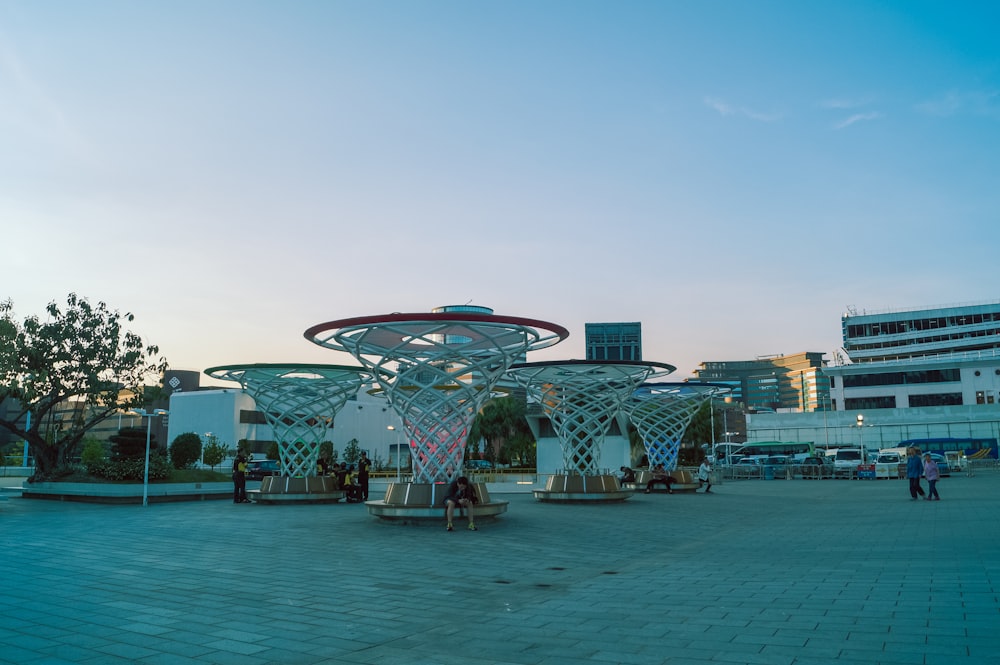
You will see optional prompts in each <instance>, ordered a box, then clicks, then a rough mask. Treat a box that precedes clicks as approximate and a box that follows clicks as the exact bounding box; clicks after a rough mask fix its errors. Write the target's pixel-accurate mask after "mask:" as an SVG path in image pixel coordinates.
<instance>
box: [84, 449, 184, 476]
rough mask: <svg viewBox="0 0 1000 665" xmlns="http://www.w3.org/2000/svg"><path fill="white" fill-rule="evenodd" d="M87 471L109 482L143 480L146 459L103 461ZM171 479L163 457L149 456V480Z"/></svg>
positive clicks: (167, 465)
mask: <svg viewBox="0 0 1000 665" xmlns="http://www.w3.org/2000/svg"><path fill="white" fill-rule="evenodd" d="M87 471H89V472H90V474H91V475H93V476H97V477H98V478H106V479H108V480H140V481H141V480H142V479H143V477H144V476H145V472H146V458H145V456H144V457H143V458H142V459H137V458H129V459H122V460H102V461H101V462H97V463H95V464H94V465H93V466H92V467H88V469H87ZM169 477H170V465H169V464H167V458H166V457H164V456H163V455H152V454H151V455H150V456H149V479H150V480H164V479H166V478H169Z"/></svg>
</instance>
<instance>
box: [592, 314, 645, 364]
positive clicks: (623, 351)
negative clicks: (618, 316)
mask: <svg viewBox="0 0 1000 665" xmlns="http://www.w3.org/2000/svg"><path fill="white" fill-rule="evenodd" d="M584 336H585V343H586V345H587V348H586V355H585V356H584V357H585V358H586V359H587V360H642V324H641V323H639V322H633V323H587V324H584Z"/></svg>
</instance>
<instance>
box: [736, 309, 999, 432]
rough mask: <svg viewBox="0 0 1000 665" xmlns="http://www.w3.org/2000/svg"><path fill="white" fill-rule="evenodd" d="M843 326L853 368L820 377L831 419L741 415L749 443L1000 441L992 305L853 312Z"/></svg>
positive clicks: (995, 323)
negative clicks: (827, 386) (825, 382)
mask: <svg viewBox="0 0 1000 665" xmlns="http://www.w3.org/2000/svg"><path fill="white" fill-rule="evenodd" d="M842 327H843V334H844V349H845V351H846V352H847V354H848V357H849V358H850V360H851V361H852V362H851V363H848V364H838V365H833V366H830V367H825V368H824V369H823V373H824V375H825V376H826V377H827V378H828V380H829V383H830V405H829V410H828V411H817V412H815V413H777V414H760V413H759V414H752V415H748V416H747V439H748V441H750V442H753V441H775V440H778V441H813V442H815V443H816V444H818V445H829V446H832V447H837V446H841V445H853V446H858V445H859V444H860V443H862V442H863V443H864V444H865V447H866V448H870V447H872V446H873V445H875V446H878V447H880V448H892V447H895V446H897V445H898V444H899V442H900V441H906V440H909V439H930V438H960V439H964V438H969V439H992V440H994V441H995V440H997V439H1000V303H998V302H993V303H984V304H976V305H960V306H953V307H935V308H931V309H923V310H904V311H895V312H880V313H874V314H868V313H865V314H861V315H859V314H856V313H854V312H851V313H849V314H845V315H844V317H843V318H842ZM859 415H860V416H862V417H863V426H862V427H860V428H859V427H858V416H859Z"/></svg>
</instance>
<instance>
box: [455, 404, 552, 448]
mask: <svg viewBox="0 0 1000 665" xmlns="http://www.w3.org/2000/svg"><path fill="white" fill-rule="evenodd" d="M480 440H485V441H486V443H487V445H486V457H487V459H489V460H491V461H494V462H496V461H510V458H511V457H512V453H513V452H514V450H513V448H512V447H511V446H510V445H509V444H510V442H512V441H515V440H516V441H517V446H516V448H517V450H518V454H520V453H523V452H527V450H528V445H529V444H528V443H527V441H529V440H530V442H531V444H533V443H534V441H535V437H534V435H532V433H531V428H529V427H528V421H527V420H525V418H524V402H523V401H522V400H519V399H516V398H514V397H500V398H497V399H492V400H490V401H489V402H487V403H486V404H485V405H484V406H483V408H482V410H480V412H479V413H478V414H476V418H475V420H473V421H472V427H471V428H469V436H468V439H467V445H466V449H467V450H472V451H478V450H479V441H480Z"/></svg>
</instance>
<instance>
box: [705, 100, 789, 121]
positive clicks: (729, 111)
mask: <svg viewBox="0 0 1000 665" xmlns="http://www.w3.org/2000/svg"><path fill="white" fill-rule="evenodd" d="M705 106H707V107H708V108H710V109H712V110H713V111H716V112H717V113H718V114H719V115H722V116H731V115H736V116H742V117H744V118H750V119H751V120H757V121H760V122H775V121H776V120H781V118H782V114H780V113H762V112H760V111H756V110H754V109H750V108H747V107H745V106H733V105H732V104H728V103H727V102H724V101H722V100H721V99H718V98H716V97H706V98H705Z"/></svg>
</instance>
